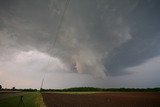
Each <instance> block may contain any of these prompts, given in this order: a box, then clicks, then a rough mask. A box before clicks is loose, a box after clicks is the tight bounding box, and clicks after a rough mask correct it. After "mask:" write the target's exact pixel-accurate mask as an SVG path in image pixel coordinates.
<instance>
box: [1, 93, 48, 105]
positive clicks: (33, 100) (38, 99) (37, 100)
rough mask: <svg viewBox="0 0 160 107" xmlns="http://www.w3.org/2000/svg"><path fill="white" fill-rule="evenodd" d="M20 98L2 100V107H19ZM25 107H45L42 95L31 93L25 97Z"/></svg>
mask: <svg viewBox="0 0 160 107" xmlns="http://www.w3.org/2000/svg"><path fill="white" fill-rule="evenodd" d="M19 101H20V96H14V97H9V98H6V99H3V100H0V107H18V104H19ZM23 101H24V104H25V107H45V106H44V103H43V99H42V96H41V93H39V92H30V93H26V94H24V95H23Z"/></svg>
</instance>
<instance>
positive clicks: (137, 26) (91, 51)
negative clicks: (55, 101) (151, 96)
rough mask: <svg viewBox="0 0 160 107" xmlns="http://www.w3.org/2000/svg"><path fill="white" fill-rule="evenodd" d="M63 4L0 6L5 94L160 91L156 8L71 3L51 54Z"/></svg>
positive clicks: (13, 0)
mask: <svg viewBox="0 0 160 107" xmlns="http://www.w3.org/2000/svg"><path fill="white" fill-rule="evenodd" d="M65 2H66V0H0V56H1V57H0V84H2V85H3V87H7V88H11V87H13V86H15V87H17V88H40V84H41V80H42V78H43V76H44V72H45V71H46V77H45V81H44V88H68V87H79V86H94V87H106V88H107V87H158V86H160V78H159V76H160V66H159V65H160V6H159V5H160V1H159V0H70V4H69V7H68V9H67V11H66V13H65V16H64V20H63V23H62V27H61V29H60V32H59V35H58V38H57V42H56V45H55V47H54V51H53V53H52V52H50V51H48V49H51V48H53V47H52V44H53V42H54V41H55V37H56V31H57V26H58V23H59V21H60V18H61V16H62V14H63V10H64V7H65ZM49 59H51V62H50V63H49V66H47V63H48V61H49Z"/></svg>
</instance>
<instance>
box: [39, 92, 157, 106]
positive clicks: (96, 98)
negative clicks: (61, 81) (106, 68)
mask: <svg viewBox="0 0 160 107" xmlns="http://www.w3.org/2000/svg"><path fill="white" fill-rule="evenodd" d="M42 96H43V100H44V102H45V104H46V106H47V107H160V93H159V92H110V93H109V92H108V93H88V94H87V93H86V94H75V93H74V94H72V93H68V94H67V93H42Z"/></svg>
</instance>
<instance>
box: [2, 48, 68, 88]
mask: <svg viewBox="0 0 160 107" xmlns="http://www.w3.org/2000/svg"><path fill="white" fill-rule="evenodd" d="M50 58H51V63H50V65H49V66H47V63H48V61H49V59H50ZM0 67H1V70H0V76H1V80H3V82H2V84H3V86H4V87H8V88H9V87H13V86H16V87H17V88H18V87H21V88H27V87H33V88H38V86H39V85H40V82H41V80H42V75H44V72H46V71H47V72H50V73H53V72H54V73H56V72H57V73H60V72H64V71H65V70H66V69H65V66H64V65H63V63H62V62H61V61H60V60H59V59H58V58H54V57H50V56H49V55H47V54H45V53H41V52H39V51H36V50H32V51H28V52H25V51H21V52H19V53H18V54H16V55H15V56H14V57H13V58H12V59H11V60H6V61H4V62H0ZM46 67H47V68H46Z"/></svg>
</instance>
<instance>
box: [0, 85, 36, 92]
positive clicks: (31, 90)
mask: <svg viewBox="0 0 160 107" xmlns="http://www.w3.org/2000/svg"><path fill="white" fill-rule="evenodd" d="M0 91H24V92H34V91H38V90H37V89H32V88H29V89H16V88H15V87H12V88H2V85H0Z"/></svg>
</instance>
